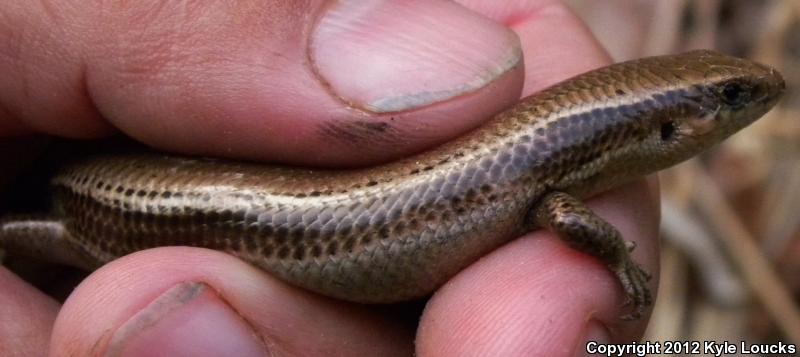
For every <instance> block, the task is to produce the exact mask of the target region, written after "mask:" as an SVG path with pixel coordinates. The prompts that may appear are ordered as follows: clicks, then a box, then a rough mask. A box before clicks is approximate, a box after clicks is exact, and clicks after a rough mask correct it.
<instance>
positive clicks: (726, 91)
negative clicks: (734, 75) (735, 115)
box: [720, 82, 750, 106]
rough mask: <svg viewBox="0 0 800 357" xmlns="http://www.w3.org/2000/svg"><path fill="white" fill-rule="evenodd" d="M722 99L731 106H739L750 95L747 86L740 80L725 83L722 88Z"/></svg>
mask: <svg viewBox="0 0 800 357" xmlns="http://www.w3.org/2000/svg"><path fill="white" fill-rule="evenodd" d="M720 96H721V97H722V100H723V101H724V102H725V103H727V104H728V105H731V106H738V105H741V104H743V103H744V102H745V101H747V100H748V99H749V98H750V96H749V92H748V91H747V88H746V87H745V86H744V85H742V84H741V83H738V82H730V83H727V84H725V85H724V86H723V87H722V90H720Z"/></svg>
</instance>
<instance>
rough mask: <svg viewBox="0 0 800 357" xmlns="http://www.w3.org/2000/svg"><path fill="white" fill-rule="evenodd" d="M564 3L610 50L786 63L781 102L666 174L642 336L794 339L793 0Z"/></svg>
mask: <svg viewBox="0 0 800 357" xmlns="http://www.w3.org/2000/svg"><path fill="white" fill-rule="evenodd" d="M570 3H571V4H572V5H573V7H574V8H575V9H576V10H577V11H578V12H579V13H580V14H581V16H582V17H583V18H584V19H585V20H586V21H587V22H588V23H589V26H590V27H591V28H592V30H593V31H594V32H595V33H596V34H597V36H598V37H599V38H600V40H601V42H603V43H604V44H605V45H606V47H607V48H608V49H609V51H610V52H611V54H612V56H614V57H615V58H616V59H618V60H623V59H629V58H635V57H641V56H646V55H655V54H662V53H672V52H681V51H685V50H688V49H694V48H716V49H719V50H721V51H723V52H726V53H729V54H733V55H737V56H741V57H747V58H753V59H756V60H759V61H761V62H764V63H768V64H770V65H773V66H775V67H777V68H778V70H780V71H781V73H783V74H784V76H785V78H786V84H787V88H788V92H787V93H786V96H785V97H784V99H783V100H782V102H781V103H780V104H779V106H778V108H776V109H774V110H773V111H772V112H770V113H769V114H768V115H767V117H765V118H763V119H762V120H760V121H759V122H758V123H756V124H755V125H753V126H752V127H751V128H748V129H747V130H745V131H744V132H742V133H740V134H738V135H736V136H735V137H733V138H732V139H730V140H729V141H728V142H726V143H725V144H723V145H722V146H720V147H718V148H716V149H715V150H713V151H712V152H710V153H708V154H705V155H704V156H703V157H701V158H698V159H695V160H692V161H691V162H688V163H686V164H683V165H680V166H678V167H676V168H674V169H672V170H669V171H668V172H665V173H664V174H663V175H662V183H663V185H662V187H663V216H664V222H663V224H662V233H663V237H664V238H665V239H664V240H665V241H664V250H663V251H664V253H663V256H662V259H663V260H662V275H661V279H662V280H661V286H660V293H659V298H658V303H657V305H656V309H655V313H654V317H653V319H652V321H651V324H650V327H649V330H648V333H647V335H646V337H645V339H649V340H659V341H665V340H706V341H714V340H716V341H730V342H734V343H738V341H750V342H776V341H783V342H785V343H794V344H800V311H799V310H798V305H797V301H798V296H800V259H798V258H800V90H798V88H800V1H792V0H775V1H751V0H738V1H737V0H728V1H722V0H670V1H656V0H653V1H647V0H641V1H632V0H605V1H592V0H574V1H570Z"/></svg>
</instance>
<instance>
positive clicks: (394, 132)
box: [0, 0, 523, 166]
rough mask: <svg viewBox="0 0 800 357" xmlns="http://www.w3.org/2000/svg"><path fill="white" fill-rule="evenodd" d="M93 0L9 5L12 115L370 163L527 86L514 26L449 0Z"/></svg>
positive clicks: (284, 156)
mask: <svg viewBox="0 0 800 357" xmlns="http://www.w3.org/2000/svg"><path fill="white" fill-rule="evenodd" d="M99 3H100V2H71V3H70V5H62V6H63V7H65V9H48V8H45V7H37V6H35V5H28V4H27V3H25V2H18V3H16V4H12V5H3V6H0V11H5V12H7V13H8V12H10V15H6V18H10V19H12V20H13V21H15V23H12V24H11V25H10V26H9V27H8V28H4V27H0V29H6V30H5V32H6V33H5V34H4V33H3V31H2V30H0V43H2V42H4V41H2V40H8V41H10V43H9V44H7V45H6V48H5V51H2V50H0V53H6V55H5V57H2V59H3V61H1V62H0V75H2V76H4V77H5V78H10V80H6V81H3V84H2V85H0V102H2V103H3V105H2V107H4V108H6V109H7V110H8V111H9V112H10V113H11V114H10V116H11V117H12V118H13V119H15V120H16V121H18V122H22V123H24V124H25V125H27V126H28V127H30V128H34V129H37V130H41V131H45V132H47V133H51V134H56V135H64V136H96V135H100V134H101V133H103V132H104V131H103V130H102V128H105V123H104V122H103V120H102V119H100V116H98V115H97V114H98V113H99V114H100V115H101V116H102V117H103V118H105V119H107V120H108V121H109V122H110V123H112V124H113V125H114V126H116V127H118V128H119V129H121V130H122V131H123V132H125V133H126V134H128V135H130V136H133V137H134V138H136V139H139V140H140V141H143V142H145V143H147V144H150V145H152V146H155V147H158V148H161V149H166V150H170V151H179V152H189V153H195V154H207V155H213V156H234V157H240V158H248V159H259V160H269V161H283V162H293V163H304V164H317V165H329V166H330V165H362V164H366V163H370V162H375V161H381V160H386V159H389V158H394V157H398V156H401V155H404V154H408V153H410V152H415V151H419V150H420V149H422V148H424V147H429V146H431V145H434V144H436V143H440V142H442V141H446V140H447V139H449V138H452V137H454V136H456V135H458V134H460V133H463V132H464V131H466V130H468V129H469V128H472V127H475V126H477V125H478V124H479V123H480V122H482V121H483V120H485V119H486V118H487V117H489V116H490V115H491V114H492V113H495V112H497V111H499V110H501V109H502V108H505V107H507V106H509V105H510V104H511V103H513V102H514V101H516V99H517V98H518V97H519V92H520V90H521V86H522V80H523V78H522V73H523V68H522V59H521V52H520V49H519V42H518V39H517V37H516V36H515V35H514V33H513V32H511V31H509V30H508V29H506V28H504V27H503V26H500V25H498V24H496V23H494V22H493V21H491V20H488V19H486V18H484V17H481V16H479V15H477V14H475V13H474V12H471V11H469V10H467V9H465V8H463V7H461V6H459V5H457V4H455V3H451V2H429V1H404V2H395V1H372V2H370V3H369V4H365V3H363V2H360V1H336V2H330V1H322V0H314V1H306V2H303V3H301V4H298V3H295V2H285V1H258V2H252V1H251V2H236V3H231V2H224V1H214V2H199V3H193V5H192V6H186V4H185V3H183V2H169V1H163V0H147V1H134V2H124V3H120V4H119V6H113V7H105V6H100V5H99ZM56 10H57V11H56ZM15 28H27V29H28V31H27V32H26V36H17V35H16V33H15V32H14V31H13V29H15ZM466 30H468V31H466ZM0 46H2V45H0ZM12 47H13V48H21V49H24V51H16V52H14V51H12ZM52 51H56V54H55V55H53V54H52V53H51V52H52ZM75 118H80V119H75Z"/></svg>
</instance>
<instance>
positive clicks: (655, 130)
mask: <svg viewBox="0 0 800 357" xmlns="http://www.w3.org/2000/svg"><path fill="white" fill-rule="evenodd" d="M684 56H685V58H686V62H685V63H684V64H682V65H678V66H676V67H675V68H672V69H671V70H672V72H669V70H670V68H667V69H665V70H666V71H667V74H666V75H667V76H669V75H670V74H671V75H674V76H676V77H677V78H680V79H682V81H678V82H676V83H677V84H676V86H675V89H672V90H671V91H669V92H667V93H669V94H664V95H661V96H660V98H655V100H656V102H659V104H660V105H661V106H663V107H664V108H665V109H666V110H664V111H663V113H666V115H654V116H653V117H652V119H653V120H654V122H653V123H652V126H650V131H651V133H650V135H648V136H647V137H645V142H644V145H643V146H642V147H647V148H649V150H647V151H646V152H644V153H643V154H645V155H651V156H652V158H653V159H656V160H661V161H662V162H664V164H665V165H672V164H675V163H677V162H680V161H683V160H685V159H687V158H689V157H691V156H694V155H695V154H697V153H699V152H700V151H702V150H704V149H707V148H709V147H711V146H713V145H715V144H717V143H719V142H720V141H722V140H724V139H725V138H727V137H729V136H730V135H732V134H734V133H736V132H737V131H739V130H740V129H742V128H744V127H746V126H748V125H750V124H751V123H752V122H754V121H755V120H756V119H758V118H760V117H761V116H762V115H764V114H765V113H766V112H767V111H769V110H770V109H771V108H772V107H773V106H774V105H775V103H776V102H777V101H778V99H779V98H780V96H781V94H782V93H783V91H784V89H785V84H784V81H783V78H782V77H781V75H780V73H778V71H776V70H775V69H773V68H771V67H768V66H765V65H762V64H759V63H756V62H752V61H748V60H745V59H740V58H735V57H730V56H725V55H722V54H719V53H716V52H712V51H694V52H690V53H687V54H685V55H684ZM669 96H673V98H668V97H669Z"/></svg>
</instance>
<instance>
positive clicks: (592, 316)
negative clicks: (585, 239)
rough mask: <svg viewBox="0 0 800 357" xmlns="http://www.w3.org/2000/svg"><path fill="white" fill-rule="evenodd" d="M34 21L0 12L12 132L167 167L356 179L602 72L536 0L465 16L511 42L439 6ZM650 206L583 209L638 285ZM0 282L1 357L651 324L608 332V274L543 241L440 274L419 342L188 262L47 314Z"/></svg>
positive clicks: (250, 273)
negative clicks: (266, 165) (168, 154)
mask: <svg viewBox="0 0 800 357" xmlns="http://www.w3.org/2000/svg"><path fill="white" fill-rule="evenodd" d="M37 4H45V3H30V4H29V3H28V2H24V3H22V2H20V3H13V4H5V5H0V17H2V18H6V19H11V22H10V26H7V27H0V76H2V77H3V78H6V80H5V81H2V82H0V133H4V135H12V134H19V133H25V132H37V133H45V134H51V135H58V136H67V137H79V138H84V137H98V136H103V135H107V134H108V133H110V132H113V131H114V130H120V131H122V132H123V133H125V134H126V135H129V136H131V137H134V138H135V139H137V140H139V141H141V142H144V143H146V144H148V145H151V146H154V147H156V148H160V149H163V150H165V151H173V152H182V153H190V154H198V155H207V156H222V157H233V158H243V159H250V160H262V161H269V162H283V163H291V164H300V165H325V166H331V167H344V166H359V165H367V164H373V163H377V162H382V161H387V160H391V159H394V158H397V157H401V156H403V155H408V154H410V153H414V152H418V151H420V150H422V149H424V148H427V147H430V146H432V145H435V144H438V143H441V142H444V141H447V140H449V139H452V138H453V137H455V136H457V135H459V134H461V133H463V132H465V131H466V130H468V129H470V128H472V127H474V126H476V125H478V124H479V123H480V122H481V121H483V120H486V119H487V117H488V116H490V115H491V114H492V113H495V112H497V111H499V110H500V109H502V108H504V107H507V106H509V105H511V104H512V103H514V102H515V101H516V100H517V99H518V98H519V96H520V91H522V95H523V96H524V95H529V94H531V93H534V92H536V91H538V90H541V89H543V88H544V87H547V86H548V85H551V84H553V83H555V82H558V81H560V80H562V79H565V78H567V77H569V76H572V75H574V74H578V73H581V72H584V71H586V70H589V69H592V68H595V67H598V66H602V65H605V64H607V63H608V61H609V60H608V58H607V56H606V55H605V53H604V52H603V51H602V49H601V48H600V47H599V46H598V45H597V44H596V42H595V41H594V39H593V38H592V37H591V35H590V34H588V32H587V30H586V29H585V28H584V27H583V25H582V24H581V23H580V22H579V21H578V20H577V19H576V18H575V17H574V16H573V15H572V14H571V13H569V12H568V11H566V9H565V8H564V7H563V5H562V4H560V3H558V2H555V1H549V0H531V1H522V0H520V1H515V2H512V3H511V5H509V3H505V4H503V5H502V6H500V5H497V2H491V1H462V5H463V6H466V7H468V8H471V9H473V10H474V11H475V12H477V13H480V14H483V15H484V16H488V17H489V18H492V19H494V20H495V21H497V22H498V23H501V24H505V25H506V26H508V27H509V28H511V29H512V30H513V31H514V32H516V34H517V35H518V36H519V39H517V38H516V37H515V36H514V35H513V34H512V32H511V31H509V30H508V29H506V28H504V27H503V26H501V25H498V24H496V23H492V22H491V21H489V20H486V19H485V18H482V17H480V16H477V15H476V14H474V13H472V12H469V11H467V10H465V9H464V8H462V7H460V6H459V5H456V4H452V3H447V2H442V3H439V2H423V1H411V2H404V3H400V2H391V3H388V4H383V3H380V2H375V4H366V3H364V2H348V1H343V2H340V3H335V4H334V3H327V2H323V1H308V2H302V3H298V2H281V1H252V2H251V1H240V2H233V3H229V2H197V3H184V2H166V1H157V0H153V1H138V2H113V3H100V2H97V3H91V4H88V3H86V2H78V1H75V2H62V3H58V4H54V5H53V6H57V8H52V7H51V8H47V7H41V8H39V7H36V6H38V5H37ZM520 49H521V53H524V54H525V56H524V71H523V66H522V65H521V64H520V61H522V60H523V58H521V57H520V56H519V54H520V51H519V50H520ZM376 112H380V113H376ZM374 123H384V124H380V125H374ZM381 128H382V129H381ZM656 192H657V190H655V186H654V185H648V184H646V183H644V181H643V180H642V181H640V182H637V183H634V184H631V185H629V186H626V187H624V188H621V189H619V190H616V191H614V192H610V193H607V194H604V195H602V196H600V197H597V198H595V199H593V200H591V202H590V205H591V206H592V207H593V208H595V209H596V210H597V211H598V213H599V214H600V215H601V216H603V217H604V218H606V219H607V220H608V221H609V222H611V223H612V224H614V225H615V226H616V227H617V228H619V230H620V231H621V232H622V233H623V235H624V237H625V238H626V239H629V240H633V241H636V242H637V243H638V248H637V251H636V253H635V259H636V260H637V261H639V262H642V263H644V265H645V267H646V269H648V270H649V271H650V272H656V268H657V264H656V263H657V260H656V246H655V244H656V240H655V239H654V238H655V237H656V236H657V230H656V227H657V204H656V203H657V194H656ZM0 286H2V288H0V306H4V307H6V308H5V309H3V310H0V320H2V321H10V322H11V323H8V324H3V326H0V352H1V351H4V350H7V351H30V352H31V353H40V354H41V353H44V349H45V347H44V346H46V345H47V344H49V351H50V354H51V355H87V354H106V353H116V352H121V353H126V354H127V353H131V354H137V353H138V354H142V355H152V354H155V353H156V352H160V353H167V354H181V353H183V354H187V353H188V354H193V355H197V354H206V355H213V354H214V353H220V354H233V355H248V354H253V355H260V354H264V353H266V351H270V352H272V353H274V354H281V353H284V354H298V355H409V354H411V352H412V350H413V349H414V348H416V353H417V354H418V355H420V356H425V355H434V356H447V355H473V354H474V355H486V354H489V353H490V352H491V354H498V355H514V354H518V355H530V354H533V353H539V354H543V353H545V352H555V353H562V354H567V353H568V354H572V353H573V352H574V351H581V350H582V348H583V344H584V341H586V340H588V339H595V340H597V339H601V340H618V339H624V340H631V339H636V338H637V337H638V336H640V334H641V333H642V331H643V328H644V324H645V323H646V321H645V320H640V321H636V322H622V321H619V319H618V317H619V316H621V315H623V314H624V308H622V301H623V299H624V296H623V294H622V291H621V289H620V287H619V283H618V282H617V281H616V280H615V278H614V276H613V275H612V274H611V273H610V272H608V271H607V269H605V267H603V266H602V265H601V264H600V263H598V262H597V261H595V260H594V259H592V258H591V257H588V256H586V255H583V254H580V253H577V252H575V251H573V250H571V249H569V248H566V246H565V245H563V244H562V243H560V242H558V241H556V240H555V239H554V237H553V236H552V235H551V234H549V233H547V232H537V233H533V234H530V235H528V236H526V237H525V238H523V239H518V240H515V241H513V242H511V243H509V244H507V245H505V246H504V247H502V248H500V249H498V250H497V251H495V252H493V253H491V254H489V255H488V256H487V257H486V258H484V259H482V260H480V261H478V262H476V263H475V264H473V265H472V266H470V267H469V268H467V269H465V270H464V271H462V272H461V273H460V274H458V275H457V276H456V277H454V278H453V279H452V280H451V281H450V282H449V283H448V284H447V285H445V286H444V287H443V288H441V289H440V290H439V291H438V292H436V293H435V294H434V296H433V298H432V299H431V300H430V301H429V303H428V305H427V307H426V310H425V312H424V313H423V315H422V317H421V319H420V324H419V327H418V329H417V330H416V332H414V331H408V330H407V329H406V328H405V327H404V326H403V325H402V324H401V323H399V322H398V321H394V320H393V319H391V318H389V317H387V316H385V315H383V314H381V313H380V312H382V311H385V309H383V308H376V307H370V306H361V305H356V304H349V303H343V302H339V301H335V300H332V299H329V298H325V297H321V296H317V295H314V294H311V293H308V292H306V291H303V290H301V289H298V288H294V287H292V286H288V285H286V284H284V283H282V282H281V281H279V280H277V279H274V278H272V277H270V276H269V275H267V274H265V273H263V272H261V271H259V270H257V269H255V268H253V267H251V266H249V265H247V264H245V263H243V262H241V261H239V260H237V259H235V258H233V257H231V256H229V255H226V254H223V253H219V252H214V251H209V250H204V249H197V248H186V247H171V248H158V249H152V250H148V251H143V252H139V253H136V254H132V255H130V256H126V257H124V258H121V259H119V260H117V261H114V262H112V263H110V264H108V265H106V266H104V267H103V268H101V269H99V270H98V271H96V272H95V273H94V274H92V275H91V276H90V277H89V278H87V279H86V280H85V281H84V282H83V283H82V284H81V285H80V286H79V287H78V288H77V289H76V290H75V291H74V293H73V294H72V295H71V296H70V298H69V299H68V300H67V301H66V303H65V304H64V306H63V307H62V308H61V309H60V311H59V309H58V306H57V304H55V303H54V302H53V301H52V300H49V299H48V298H46V297H45V296H43V295H41V294H40V293H39V292H37V291H35V290H34V289H32V288H31V287H29V286H28V285H26V284H25V283H24V282H22V281H20V280H19V279H17V278H15V277H14V276H12V275H10V274H8V273H7V272H6V271H0ZM51 329H52V334H51ZM415 333H416V336H415ZM414 340H416V346H415V345H414ZM48 341H49V342H48Z"/></svg>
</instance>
